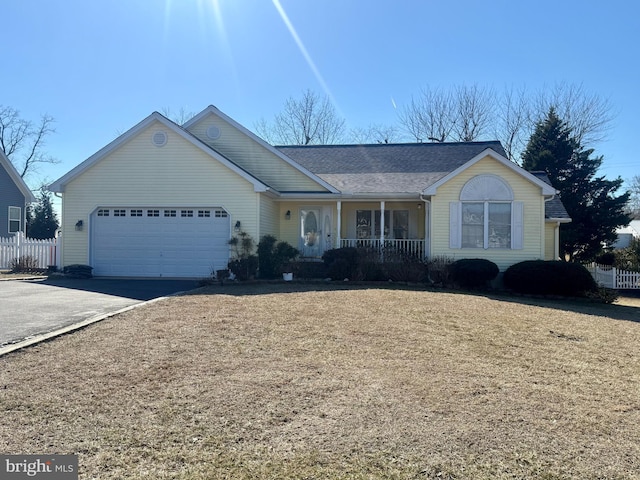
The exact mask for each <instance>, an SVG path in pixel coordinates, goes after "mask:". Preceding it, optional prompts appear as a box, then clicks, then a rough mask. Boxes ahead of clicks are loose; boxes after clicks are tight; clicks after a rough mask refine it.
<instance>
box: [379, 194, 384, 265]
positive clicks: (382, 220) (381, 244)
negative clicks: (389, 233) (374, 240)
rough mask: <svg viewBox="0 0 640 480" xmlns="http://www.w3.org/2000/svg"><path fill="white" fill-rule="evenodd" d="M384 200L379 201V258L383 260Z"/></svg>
mask: <svg viewBox="0 0 640 480" xmlns="http://www.w3.org/2000/svg"><path fill="white" fill-rule="evenodd" d="M384 203H385V202H384V200H381V201H380V258H381V260H382V261H384V257H383V255H384V248H383V247H384Z"/></svg>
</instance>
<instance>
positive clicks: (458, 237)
mask: <svg viewBox="0 0 640 480" xmlns="http://www.w3.org/2000/svg"><path fill="white" fill-rule="evenodd" d="M463 203H483V204H484V225H483V236H484V245H483V246H482V247H463V246H462V204H463ZM491 203H502V204H509V205H511V247H489V204H491ZM523 212H524V203H523V202H515V201H514V202H505V201H490V200H489V201H484V202H483V201H480V200H478V201H475V202H474V201H471V200H469V201H465V202H451V203H450V204H449V222H450V223H449V230H450V235H449V248H452V249H465V250H467V249H468V250H480V249H483V250H522V248H523V244H524V228H523V224H524V222H523Z"/></svg>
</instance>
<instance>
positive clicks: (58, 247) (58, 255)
mask: <svg viewBox="0 0 640 480" xmlns="http://www.w3.org/2000/svg"><path fill="white" fill-rule="evenodd" d="M53 195H54V196H55V197H58V198H59V199H60V228H58V230H56V259H55V261H56V267H58V269H62V242H61V241H60V235H61V233H62V231H63V224H62V195H61V194H60V193H59V192H53Z"/></svg>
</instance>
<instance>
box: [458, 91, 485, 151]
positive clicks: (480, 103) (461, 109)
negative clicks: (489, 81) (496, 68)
mask: <svg viewBox="0 0 640 480" xmlns="http://www.w3.org/2000/svg"><path fill="white" fill-rule="evenodd" d="M494 98H495V94H494V92H493V90H492V89H491V88H485V87H479V86H478V85H476V84H474V85H471V86H466V85H462V86H459V87H457V88H456V89H455V99H454V103H455V109H456V114H455V122H454V127H453V130H454V132H455V138H456V140H457V141H460V142H473V141H474V140H478V139H480V138H482V137H483V135H484V134H485V133H486V132H487V131H488V130H489V129H490V127H491V125H493V124H494V111H493V106H494V103H495V100H494Z"/></svg>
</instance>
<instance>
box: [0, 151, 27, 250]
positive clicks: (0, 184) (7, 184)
mask: <svg viewBox="0 0 640 480" xmlns="http://www.w3.org/2000/svg"><path fill="white" fill-rule="evenodd" d="M35 201H36V198H35V197H34V196H33V193H31V190H29V187H27V184H26V183H24V180H22V177H21V176H20V174H19V173H18V171H17V170H16V169H15V167H14V166H13V164H12V163H11V161H10V160H9V158H7V156H6V155H5V154H4V152H3V151H2V149H1V148H0V237H8V236H9V235H13V234H15V233H18V232H24V231H25V225H26V218H27V204H29V203H31V202H35Z"/></svg>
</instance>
